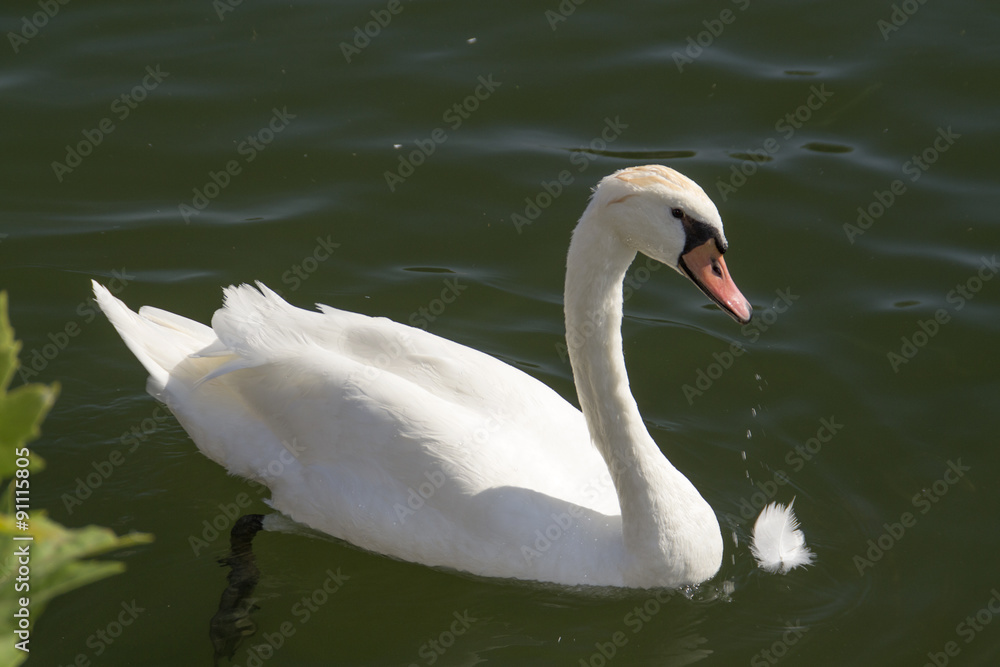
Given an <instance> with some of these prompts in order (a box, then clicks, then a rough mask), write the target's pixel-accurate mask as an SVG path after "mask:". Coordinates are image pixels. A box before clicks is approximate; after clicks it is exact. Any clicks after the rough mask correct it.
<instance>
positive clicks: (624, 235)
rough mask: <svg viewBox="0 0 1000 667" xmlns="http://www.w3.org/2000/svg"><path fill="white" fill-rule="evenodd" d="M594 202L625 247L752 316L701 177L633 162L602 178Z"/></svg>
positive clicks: (742, 315)
mask: <svg viewBox="0 0 1000 667" xmlns="http://www.w3.org/2000/svg"><path fill="white" fill-rule="evenodd" d="M591 206H592V207H597V211H598V212H599V213H600V216H601V218H602V220H604V221H605V224H607V225H610V226H611V227H612V229H613V230H614V232H615V233H616V234H617V236H618V238H619V239H620V240H621V241H622V243H623V244H625V246H626V247H628V248H630V249H631V250H635V251H636V252H641V253H642V254H644V255H646V256H648V257H651V258H653V259H655V260H658V261H660V262H663V263H664V264H666V265H667V266H669V267H672V268H673V269H674V270H676V271H677V272H678V273H680V274H681V275H684V276H687V277H688V278H690V279H691V281H692V282H693V283H694V284H695V285H697V286H698V288H699V289H700V290H701V291H702V292H704V293H705V294H706V295H707V296H708V297H709V298H711V299H712V300H713V301H715V303H717V304H718V305H719V307H720V308H722V309H723V310H724V311H726V312H727V313H729V314H730V315H731V316H732V317H733V318H734V319H736V321H738V322H740V323H743V324H746V323H747V322H749V321H750V317H751V315H752V312H753V309H752V308H751V306H750V303H749V302H748V301H747V300H746V299H745V298H744V297H743V294H741V293H740V290H739V288H737V287H736V283H734V282H733V279H732V278H731V277H730V275H729V269H728V268H726V261H725V259H723V257H722V255H723V253H725V252H726V248H727V247H728V243H727V242H726V234H725V232H724V231H723V229H722V218H720V217H719V211H718V209H716V208H715V204H713V203H712V200H711V199H709V198H708V195H706V194H705V191H704V190H702V189H701V187H700V186H699V185H698V184H697V183H695V182H694V181H692V180H691V179H690V178H688V177H687V176H684V175H683V174H680V173H678V172H676V171H674V170H673V169H670V168H669V167H664V166H662V165H658V164H652V165H644V166H639V167H630V168H628V169H622V170H621V171H616V172H615V173H613V174H611V175H610V176H607V177H606V178H604V179H603V180H602V181H601V182H600V184H599V185H598V186H597V189H596V190H595V192H594V198H593V200H592V201H591Z"/></svg>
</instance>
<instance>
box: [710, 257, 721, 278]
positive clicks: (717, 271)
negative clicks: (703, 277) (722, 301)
mask: <svg viewBox="0 0 1000 667" xmlns="http://www.w3.org/2000/svg"><path fill="white" fill-rule="evenodd" d="M712 273H714V274H715V276H716V277H717V278H721V277H722V267H721V266H719V260H717V259H713V260H712Z"/></svg>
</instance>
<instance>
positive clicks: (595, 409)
mask: <svg viewBox="0 0 1000 667" xmlns="http://www.w3.org/2000/svg"><path fill="white" fill-rule="evenodd" d="M598 210H599V209H598V207H597V206H596V205H593V204H592V205H591V206H590V207H588V209H587V211H586V212H585V213H584V216H583V218H581V220H580V223H579V225H578V226H577V228H576V231H575V232H574V234H573V241H572V243H571V244H570V250H569V257H568V260H567V270H566V297H565V308H566V342H567V347H568V351H569V357H570V363H571V364H572V367H573V376H574V380H575V382H576V388H577V395H578V397H579V400H580V406H581V409H582V410H583V413H584V415H585V417H586V419H587V425H588V427H589V428H590V434H591V438H592V439H593V441H594V444H595V445H596V446H597V448H598V449H599V450H600V453H601V455H602V456H603V457H604V460H605V461H606V462H607V465H608V469H609V471H610V472H611V478H612V480H613V482H614V485H615V490H616V492H617V494H618V501H619V505H620V507H621V512H622V529H623V538H624V544H625V549H626V552H627V556H628V560H629V561H630V562H631V564H630V568H631V569H633V570H635V571H642V572H649V573H650V574H651V575H652V574H653V573H654V572H655V571H656V570H657V569H661V570H663V569H666V570H667V571H668V572H669V574H678V575H680V574H681V572H680V571H687V570H689V569H690V568H691V567H694V568H695V569H697V568H698V567H702V565H700V564H693V565H692V564H691V563H690V562H688V561H690V560H692V559H694V560H699V559H700V560H704V559H705V558H708V559H709V560H711V559H715V558H716V556H715V554H714V551H715V550H717V551H718V555H717V559H716V562H715V563H710V564H707V565H705V566H704V567H706V568H707V569H709V570H711V571H710V572H709V574H708V575H707V576H711V574H712V573H714V572H715V570H716V569H717V568H718V561H719V560H721V556H722V543H721V535H720V534H719V528H718V522H717V520H716V518H715V514H714V512H713V511H712V509H711V507H709V505H708V503H706V502H705V500H704V499H702V497H701V495H700V494H699V493H698V491H697V490H696V489H695V488H694V486H693V485H692V484H691V483H690V482H689V481H688V479H687V478H686V477H684V475H682V474H681V473H680V472H679V471H678V470H677V469H676V468H674V466H673V465H671V464H670V462H669V461H667V459H666V458H664V456H663V455H662V453H661V452H660V450H659V448H658V447H657V446H656V443H655V442H654V441H653V439H652V437H651V436H650V435H649V432H648V431H647V430H646V427H645V424H644V423H643V421H642V416H641V415H640V414H639V408H638V406H637V405H636V403H635V399H634V398H633V397H632V393H631V390H630V389H629V381H628V375H627V372H626V370H625V359H624V356H623V353H622V336H621V325H622V283H623V281H624V278H625V272H626V271H627V270H628V267H629V265H630V264H631V263H632V260H633V259H634V258H635V254H636V253H635V252H634V251H632V250H630V249H628V248H627V247H626V246H625V245H624V244H622V242H621V241H620V240H619V239H618V237H617V235H615V234H614V233H613V232H611V231H609V230H607V228H606V227H605V226H604V225H602V224H600V221H599V220H597V219H596V217H597V216H598V215H599V213H598ZM709 542H711V543H712V544H708V543H709ZM715 542H717V545H716V544H714V543H715ZM705 548H707V549H708V551H709V552H712V553H709V554H708V555H707V556H706V555H705V554H704V553H702V552H703V550H704V549H705ZM658 574H661V575H662V574H664V573H663V572H660V573H658ZM681 576H684V575H681Z"/></svg>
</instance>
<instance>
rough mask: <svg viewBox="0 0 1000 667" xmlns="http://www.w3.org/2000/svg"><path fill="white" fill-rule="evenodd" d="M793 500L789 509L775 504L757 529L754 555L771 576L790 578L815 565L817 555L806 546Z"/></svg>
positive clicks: (762, 515)
mask: <svg viewBox="0 0 1000 667" xmlns="http://www.w3.org/2000/svg"><path fill="white" fill-rule="evenodd" d="M794 502H795V500H794V499H793V500H792V502H791V503H788V507H785V506H784V505H782V504H781V503H771V504H770V505H768V506H767V507H765V508H764V509H763V510H761V512H760V516H758V517H757V522H756V523H754V525H753V538H752V540H751V542H750V551H751V553H753V557H754V558H756V559H757V564H758V565H759V566H760V567H761V569H763V570H765V571H767V572H779V573H780V574H786V573H787V572H788V571H789V570H792V569H794V568H796V567H799V566H800V565H812V562H813V559H814V558H815V555H814V554H813V552H811V551H809V548H808V547H807V546H806V538H805V535H803V534H802V531H801V530H799V520H798V519H797V518H795V512H793V511H792V504H793V503H794Z"/></svg>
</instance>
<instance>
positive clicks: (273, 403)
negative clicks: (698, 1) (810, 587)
mask: <svg viewBox="0 0 1000 667" xmlns="http://www.w3.org/2000/svg"><path fill="white" fill-rule="evenodd" d="M678 214H680V215H678ZM725 248H726V241H725V237H724V235H723V232H722V223H721V220H720V219H719V215H718V212H717V211H716V209H715V206H714V205H713V204H712V203H711V201H710V200H709V199H708V197H707V196H706V195H705V194H704V192H703V191H702V190H701V188H699V187H698V186H697V185H696V184H694V182H693V181H690V180H688V179H687V178H685V177H683V176H681V175H680V174H678V173H677V172H675V171H673V170H671V169H667V168H665V167H660V166H649V167H636V168H632V169H627V170H622V171H620V172H617V173H615V174H612V175H611V176H609V177H607V178H605V179H604V180H603V181H602V182H601V184H600V186H599V187H598V189H597V190H596V191H595V194H594V197H593V199H592V201H591V203H590V205H589V206H588V208H587V210H586V212H585V213H584V215H583V217H582V218H581V220H580V223H579V225H578V227H577V229H576V231H575V232H574V235H573V241H572V244H571V247H570V252H569V260H568V265H567V267H568V268H567V275H566V325H567V341H568V347H569V353H570V358H571V362H572V366H573V372H574V378H575V381H576V386H577V391H578V395H579V399H580V403H581V407H582V409H583V412H581V411H580V410H577V409H576V408H575V407H573V406H572V405H571V404H570V403H568V402H566V401H565V400H564V399H562V398H561V397H560V396H559V395H558V394H556V393H555V392H554V391H552V390H551V389H549V388H548V387H547V386H545V385H544V384H542V383H541V382H539V381H537V380H535V379H533V378H531V377H530V376H528V375H526V374H525V373H523V372H521V371H519V370H517V369H515V368H513V367H511V366H508V365H507V364H504V363H503V362H501V361H499V360H497V359H495V358H493V357H491V356H489V355H487V354H484V353H481V352H478V351H476V350H473V349H470V348H468V347H465V346H463V345H459V344H457V343H454V342H451V341H448V340H445V339H442V338H439V337H437V336H434V335H431V334H429V333H427V332H424V331H422V330H419V329H414V328H411V327H408V326H405V325H402V324H398V323H396V322H392V321H390V320H387V319H384V318H372V317H368V316H365V315H360V314H355V313H349V312H345V311H341V310H337V309H334V308H330V307H327V306H320V310H321V311H322V312H307V311H304V310H301V309H298V308H294V307H292V306H290V305H289V304H287V303H286V302H285V301H283V300H282V299H281V298H280V297H278V296H277V295H276V294H274V293H273V292H271V291H270V290H268V289H267V288H265V287H263V286H259V291H258V290H257V289H254V288H253V287H250V286H247V285H243V286H240V287H231V288H229V289H227V290H226V292H225V307H224V308H222V309H220V310H219V311H217V312H216V314H215V316H214V317H213V319H212V327H211V328H209V327H207V326H205V325H202V324H199V323H196V322H193V321H191V320H188V319H186V318H183V317H180V316H177V315H174V314H171V313H168V312H166V311H162V310H158V309H154V308H149V307H146V308H143V309H142V310H141V311H140V314H138V315H137V314H135V313H133V312H131V311H130V310H128V309H127V308H126V307H125V305H124V304H122V303H121V302H120V301H118V300H117V299H115V298H114V297H113V296H111V294H110V293H109V292H107V290H105V289H104V288H103V287H100V286H97V285H96V284H95V292H96V295H97V298H98V302H99V303H100V305H101V307H102V309H103V310H104V311H105V313H107V315H108V317H109V318H110V319H111V321H112V323H114V325H115V327H116V328H117V329H118V331H119V333H120V334H121V335H122V337H123V338H124V340H125V342H126V343H127V344H128V346H129V347H130V348H131V350H132V351H133V352H134V353H135V354H136V356H137V357H138V358H139V360H140V361H141V362H142V363H143V365H144V366H145V367H146V368H147V369H148V370H149V372H150V376H151V377H150V383H149V391H150V393H152V394H153V395H154V396H156V397H157V398H159V399H160V400H162V401H164V402H165V403H166V404H167V405H168V406H169V407H170V409H171V410H172V411H173V412H174V414H175V415H176V416H177V419H178V420H179V421H180V423H181V424H182V425H183V426H184V428H185V429H186V430H187V431H188V433H189V434H190V435H191V437H192V438H193V439H194V441H195V442H196V443H197V445H198V447H199V449H200V450H201V451H202V452H204V453H205V454H206V455H207V456H209V457H210V458H212V459H213V460H215V461H217V462H218V463H219V464H221V465H222V466H224V467H225V468H226V469H227V470H228V471H229V472H230V473H232V474H236V475H241V476H243V477H250V478H256V479H259V480H261V481H263V482H264V483H265V484H267V485H268V487H269V488H270V490H271V494H272V505H273V506H274V507H275V508H276V509H277V510H279V511H281V512H283V513H284V514H286V515H288V516H289V517H291V518H292V519H294V520H295V521H297V522H299V523H302V524H305V525H307V526H310V527H311V528H314V529H317V530H320V531H322V532H324V533H327V534H330V535H333V536H335V537H338V538H341V539H344V540H346V541H348V542H351V543H352V544H355V545H357V546H360V547H363V548H365V549H369V550H371V551H375V552H378V553H382V554H387V555H390V556H393V557H396V558H400V559H403V560H407V561H414V562H418V563H424V564H426V565H431V566H441V567H449V568H454V569H457V570H462V571H466V572H470V573H474V574H477V575H482V576H488V577H504V578H515V579H525V580H536V581H546V582H554V583H558V584H566V585H598V586H625V587H636V588H652V587H677V586H682V585H687V584H697V583H699V582H702V581H704V580H706V579H708V578H710V577H711V576H712V575H714V574H715V572H716V571H717V570H718V569H719V566H720V564H721V560H722V550H723V548H722V537H721V534H720V530H719V525H718V522H717V520H716V517H715V513H714V512H713V510H712V508H711V507H710V506H709V505H708V503H707V502H705V500H704V499H703V498H702V497H701V495H699V493H698V492H697V490H696V489H695V488H694V486H693V485H692V484H691V483H690V482H689V481H688V480H687V478H685V477H684V475H682V474H681V473H680V472H679V471H677V470H676V469H675V468H674V467H673V466H672V465H671V464H670V463H669V462H668V461H667V460H666V459H665V458H664V457H663V455H662V454H661V453H660V450H659V449H658V447H657V446H656V444H655V443H654V441H653V440H652V438H651V437H650V436H649V434H648V432H647V430H646V428H645V426H644V425H643V422H642V419H641V417H640V415H639V412H638V409H637V407H636V404H635V401H634V400H633V398H632V395H631V393H630V391H629V385H628V377H627V375H626V372H625V365H624V360H623V357H622V351H621V333H620V328H621V319H622V280H623V277H624V274H625V272H626V270H627V268H628V267H629V265H630V264H631V262H632V260H633V258H634V257H635V254H636V251H642V252H644V253H645V254H647V255H649V256H650V257H653V258H654V259H658V260H660V261H663V262H665V263H667V264H668V265H670V266H672V267H673V268H675V269H677V270H678V271H683V272H684V273H686V274H687V275H688V276H689V277H691V278H692V280H695V282H696V283H697V284H698V285H699V287H701V288H702V289H703V290H705V291H706V293H707V294H709V295H710V296H712V297H713V298H714V299H715V300H716V301H717V302H718V303H719V304H720V305H722V306H723V308H724V309H726V310H727V311H729V312H730V314H732V315H733V316H734V317H736V318H737V319H739V320H740V321H747V320H749V317H750V306H749V304H748V303H747V302H746V300H745V299H743V297H742V295H740V294H739V291H738V290H737V289H736V287H735V285H733V284H732V281H731V279H730V278H729V276H728V273H727V272H726V268H725V263H724V262H723V261H722V257H721V254H722V252H723V251H724V250H725ZM585 415H586V416H585Z"/></svg>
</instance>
